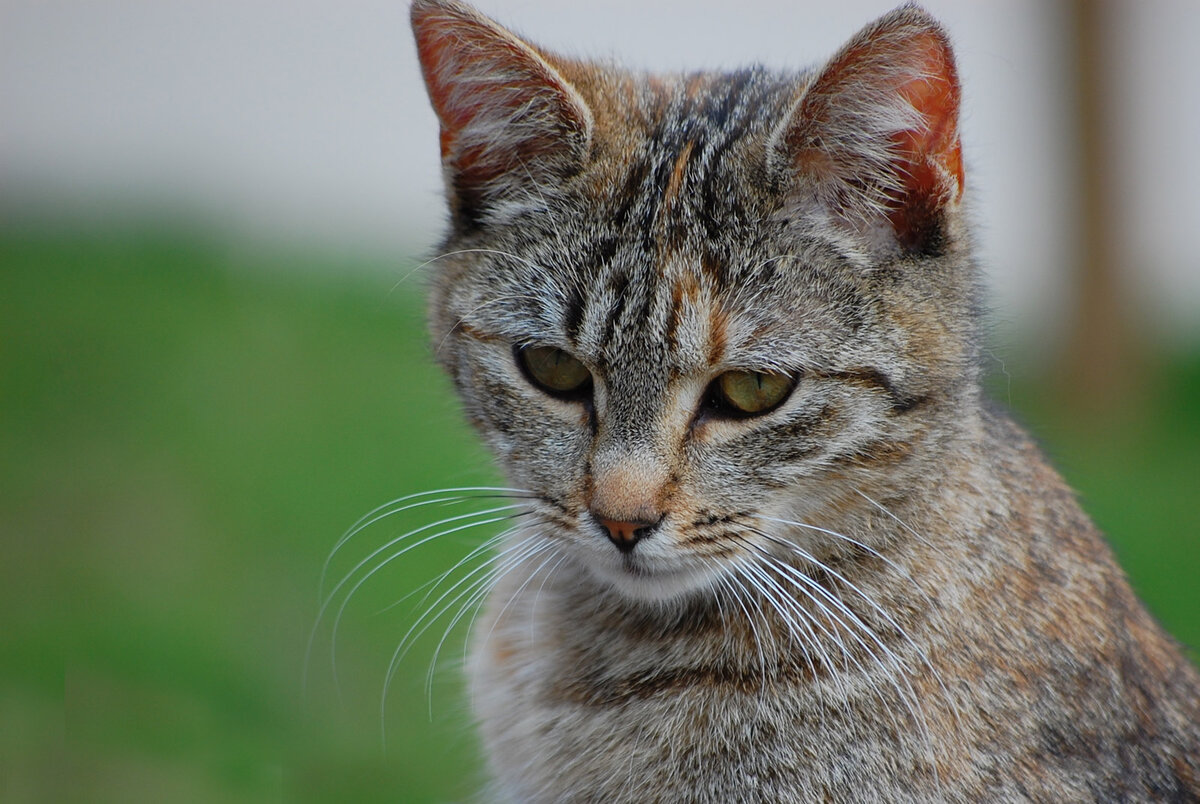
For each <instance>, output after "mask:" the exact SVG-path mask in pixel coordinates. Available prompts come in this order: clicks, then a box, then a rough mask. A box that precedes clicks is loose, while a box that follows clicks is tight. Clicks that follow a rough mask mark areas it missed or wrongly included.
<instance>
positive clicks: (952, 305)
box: [413, 0, 1200, 802]
mask: <svg viewBox="0 0 1200 804" xmlns="http://www.w3.org/2000/svg"><path fill="white" fill-rule="evenodd" d="M413 19H414V27H415V30H416V33H417V40H418V48H419V51H420V54H421V59H422V65H423V68H424V70H425V76H426V80H427V82H428V83H429V86H430V94H431V97H432V98H433V101H434V106H435V109H436V110H437V111H438V114H439V118H440V120H441V123H442V153H443V160H444V165H445V167H446V176H447V183H448V188H449V200H450V203H451V209H452V215H453V225H452V231H451V234H450V236H449V238H448V240H447V242H446V249H445V250H446V252H447V254H448V256H446V257H444V258H443V259H441V260H440V261H439V267H438V269H437V270H438V277H437V281H436V284H435V291H434V294H433V299H432V327H433V332H434V335H435V338H436V340H437V342H438V345H439V349H438V354H439V356H440V357H441V358H442V359H443V361H444V362H445V364H446V366H447V368H448V369H449V371H450V372H451V374H452V376H453V377H454V379H455V382H456V385H457V387H458V389H459V391H460V393H461V394H462V397H463V400H464V406H465V408H466V411H467V413H468V415H469V417H470V418H471V419H472V420H473V421H474V422H475V423H476V424H477V426H478V427H479V428H480V430H481V432H482V433H483V434H484V436H485V438H486V439H487V440H488V442H489V444H490V446H491V447H492V448H493V449H494V451H495V452H496V454H497V455H498V457H499V459H500V461H501V463H502V465H503V467H504V469H505V471H506V473H507V474H508V476H509V478H510V480H511V482H512V484H513V485H514V486H516V487H519V488H521V489H525V490H527V494H524V495H521V497H522V498H523V500H524V501H523V502H522V505H523V508H522V512H521V514H520V517H521V519H520V522H519V525H518V527H517V528H516V529H515V530H514V532H513V533H512V534H511V535H510V536H509V537H508V542H507V543H506V546H505V548H504V550H503V551H502V552H501V556H500V558H499V559H498V564H497V566H498V568H499V570H500V571H499V572H498V573H497V576H498V577H497V580H496V582H495V587H494V588H493V590H492V592H491V594H490V598H489V601H488V603H487V604H486V608H485V612H484V614H483V615H482V617H481V618H480V622H479V623H477V624H476V627H475V634H476V644H475V646H474V650H473V652H472V655H471V659H470V674H471V681H472V699H473V701H474V704H475V707H476V711H477V714H478V716H479V719H480V723H481V729H482V734H483V740H484V745H485V748H486V751H487V755H488V758H489V765H490V767H491V770H492V773H493V775H494V778H495V786H494V789H493V790H492V792H491V795H492V796H494V797H496V798H500V799H511V800H516V801H638V802H642V801H713V802H716V801H721V802H725V801H764V802H766V801H771V802H775V801H779V802H782V801H815V800H885V801H897V800H937V799H944V800H960V801H966V800H971V801H975V800H1021V799H1034V800H1043V801H1066V800H1174V801H1187V800H1198V799H1200V680H1198V678H1197V673H1196V671H1195V669H1194V668H1193V667H1192V666H1191V665H1190V664H1188V662H1187V661H1186V660H1185V659H1184V658H1183V657H1182V655H1181V654H1180V653H1179V651H1178V649H1177V648H1176V647H1175V645H1174V644H1173V643H1172V642H1171V640H1170V638H1169V637H1167V636H1165V635H1164V634H1163V633H1162V632H1161V630H1160V629H1159V627H1158V626H1157V625H1156V624H1155V623H1154V622H1153V621H1152V620H1151V618H1150V617H1149V615H1148V614H1147V613H1146V612H1145V610H1144V609H1143V607H1142V605H1141V604H1140V603H1139V602H1138V601H1137V600H1136V598H1135V597H1134V596H1133V594H1132V592H1131V591H1130V589H1129V587H1128V584H1127V583H1126V581H1125V580H1124V577H1123V575H1122V574H1121V571H1120V570H1119V568H1118V567H1117V566H1116V565H1115V563H1114V562H1113V560H1112V558H1111V555H1110V552H1109V550H1108V548H1107V547H1106V546H1105V544H1104V542H1103V540H1102V538H1101V537H1100V536H1099V535H1098V533H1097V532H1096V530H1095V529H1094V527H1093V526H1092V525H1091V523H1090V522H1089V521H1088V519H1087V517H1086V516H1085V515H1084V514H1083V513H1082V512H1081V511H1080V509H1079V508H1078V506H1077V504H1076V502H1075V500H1074V498H1073V496H1072V494H1071V493H1070V491H1069V490H1068V489H1066V488H1065V486H1064V485H1063V483H1062V481H1061V480H1060V479H1059V478H1058V476H1057V475H1056V474H1055V473H1054V471H1053V470H1052V469H1050V468H1049V467H1048V466H1047V465H1046V463H1045V462H1044V460H1043V459H1042V458H1041V456H1040V454H1039V453H1038V451H1037V449H1036V448H1035V447H1034V446H1033V445H1032V444H1031V443H1030V442H1029V439H1028V438H1027V437H1026V436H1025V435H1024V434H1023V433H1022V432H1021V431H1020V430H1019V429H1017V428H1016V427H1015V426H1014V425H1012V424H1010V423H1009V422H1008V421H1007V419H1005V418H1004V416H1003V415H1002V414H1000V413H997V412H993V411H991V410H990V409H989V408H988V406H987V405H986V403H985V402H984V401H983V398H982V395H981V392H980V390H979V384H978V368H977V354H976V352H977V343H978V328H979V326H980V325H979V321H978V313H977V309H976V307H977V290H976V283H977V277H976V271H975V268H974V266H973V265H972V252H971V243H970V239H969V234H968V232H967V231H966V228H965V221H964V217H965V216H964V213H963V211H962V201H961V196H962V190H963V172H962V162H961V155H960V146H959V141H958V133H957V111H958V83H957V78H956V76H955V74H954V66H953V60H952V56H951V55H950V51H949V48H948V45H947V44H946V40H945V36H944V34H943V33H942V32H941V30H940V28H938V27H937V25H936V23H934V22H933V21H932V20H930V19H929V18H928V17H927V16H926V15H925V14H924V13H923V12H921V11H919V10H916V9H913V8H905V9H901V10H899V11H897V12H894V13H893V14H891V15H889V16H888V17H885V18H883V19H882V20H880V21H879V22H877V23H875V24H874V25H873V26H871V27H870V28H868V29H866V30H865V31H864V32H863V33H861V34H860V35H859V36H858V37H856V38H855V39H854V40H853V41H852V42H851V43H850V44H849V45H847V46H846V47H845V48H844V49H843V50H842V51H841V52H840V53H839V54H838V55H837V56H836V57H835V58H834V59H833V60H832V61H831V62H830V63H829V64H827V65H826V66H825V67H824V68H822V69H820V70H815V71H812V72H808V73H803V74H797V75H790V76H789V75H777V74H773V73H769V72H767V71H764V70H761V69H754V70H747V71H744V72H740V73H734V74H725V75H717V74H697V75H688V76H670V77H646V76H639V75H633V74H628V73H625V72H622V71H620V70H618V69H615V68H612V67H608V66H603V67H599V66H595V65H590V64H587V63H583V62H575V61H570V60H565V59H561V58H559V57H552V56H549V55H548V54H546V53H545V52H543V51H540V50H536V49H534V48H533V47H532V46H530V45H528V44H526V43H523V42H522V41H521V40H519V39H517V38H515V37H514V36H513V35H511V34H509V33H508V32H506V31H504V29H502V28H500V27H499V26H497V25H495V24H494V23H492V22H491V21H489V20H486V19H485V18H483V17H481V16H479V15H478V14H476V13H475V12H473V11H472V10H470V9H468V8H466V7H464V6H461V5H458V4H456V3H453V2H449V1H448V0H447V1H446V2H435V1H434V0H419V1H418V2H417V3H416V4H415V5H414V9H413Z"/></svg>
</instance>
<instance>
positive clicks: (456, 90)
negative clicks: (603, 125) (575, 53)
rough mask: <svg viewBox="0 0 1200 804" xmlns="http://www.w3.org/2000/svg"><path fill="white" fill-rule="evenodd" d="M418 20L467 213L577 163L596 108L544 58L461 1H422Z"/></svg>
mask: <svg viewBox="0 0 1200 804" xmlns="http://www.w3.org/2000/svg"><path fill="white" fill-rule="evenodd" d="M412 26H413V33H414V34H415V35H416V40H417V55H418V57H419V59H420V61H421V70H422V72H423V73H424V75H425V84H426V86H427V87H428V89H429V98H430V100H431V101H432V102H433V108H434V111H435V112H437V116H438V120H439V122H440V123H441V146H442V164H443V167H444V169H445V173H446V185H447V190H448V193H449V195H450V203H451V206H452V208H453V209H454V211H455V213H456V215H457V216H458V217H459V218H460V219H461V220H465V221H467V222H477V221H478V219H479V218H480V217H481V216H482V215H483V214H485V213H486V212H487V210H488V209H489V208H491V207H493V206H494V205H496V204H497V203H499V202H501V201H503V200H505V199H512V198H514V197H521V196H522V194H529V193H531V187H530V185H538V184H552V183H553V182H555V181H558V180H561V179H562V178H564V177H565V176H566V175H568V174H569V173H570V172H571V171H572V170H574V169H576V168H577V167H578V166H579V164H580V163H581V162H582V160H583V159H584V158H585V157H586V155H587V151H588V147H589V143H590V140H591V132H592V125H593V124H592V115H591V112H590V110H589V109H588V107H587V104H586V103H585V102H584V101H583V99H582V97H580V95H579V93H578V91H576V90H575V88H574V87H572V86H571V84H570V83H569V82H568V81H567V80H566V79H565V78H563V76H562V75H561V74H560V73H559V72H558V70H557V69H555V67H554V66H553V65H552V64H551V63H550V62H549V61H548V60H547V58H546V57H545V56H543V55H542V54H541V53H539V52H538V51H537V50H536V49H534V48H533V47H532V46H531V45H529V44H528V43H526V42H524V41H522V40H521V39H519V38H518V37H517V36H515V35H514V34H512V33H511V32H509V31H508V30H506V29H505V28H503V27H502V26H500V25H499V24H497V23H495V22H493V21H492V20H490V19H488V18H487V17H485V16H483V15H482V14H480V13H478V12H477V11H475V10H474V9H473V8H471V7H469V6H467V5H465V4H463V3H459V2H455V0H415V2H414V3H413V5H412Z"/></svg>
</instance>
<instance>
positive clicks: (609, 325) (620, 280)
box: [600, 273, 629, 346]
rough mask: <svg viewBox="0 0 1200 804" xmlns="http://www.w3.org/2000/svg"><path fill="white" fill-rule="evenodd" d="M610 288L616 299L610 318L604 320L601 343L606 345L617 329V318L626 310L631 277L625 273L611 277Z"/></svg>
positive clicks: (609, 312)
mask: <svg viewBox="0 0 1200 804" xmlns="http://www.w3.org/2000/svg"><path fill="white" fill-rule="evenodd" d="M608 289H609V290H610V291H611V292H612V294H613V295H614V296H615V297H616V300H615V301H614V302H613V306H612V309H611V310H609V311H608V318H607V319H605V321H604V330H603V334H602V335H601V337H600V343H601V344H603V345H605V346H607V345H608V344H610V343H612V339H613V333H614V332H616V330H617V319H619V318H620V317H621V313H622V312H624V310H625V302H626V301H627V300H628V298H629V277H628V276H626V275H625V274H623V273H622V274H617V275H616V276H613V277H611V278H610V279H609V283H608Z"/></svg>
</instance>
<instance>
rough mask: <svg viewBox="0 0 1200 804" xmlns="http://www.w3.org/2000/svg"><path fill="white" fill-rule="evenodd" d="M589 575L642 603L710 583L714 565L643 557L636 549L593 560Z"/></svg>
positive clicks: (687, 592)
mask: <svg viewBox="0 0 1200 804" xmlns="http://www.w3.org/2000/svg"><path fill="white" fill-rule="evenodd" d="M589 569H590V570H591V572H592V574H593V575H594V576H595V577H596V579H597V580H599V581H600V582H601V583H603V584H605V585H606V586H609V587H611V588H612V589H613V590H614V591H616V592H617V593H618V594H620V595H622V596H624V597H628V598H631V599H633V600H638V601H643V602H666V601H669V600H675V599H678V598H680V597H683V596H685V595H689V594H692V593H694V592H696V591H697V590H698V589H701V588H705V587H708V586H710V585H711V583H712V578H713V575H714V573H715V568H713V567H711V566H697V565H692V564H677V563H674V562H666V561H663V560H662V559H661V558H653V559H650V558H647V557H646V556H642V555H639V554H638V553H637V551H636V550H635V551H633V552H630V553H624V554H621V555H620V557H619V558H618V559H617V560H616V561H608V562H593V563H591V564H590V565H589Z"/></svg>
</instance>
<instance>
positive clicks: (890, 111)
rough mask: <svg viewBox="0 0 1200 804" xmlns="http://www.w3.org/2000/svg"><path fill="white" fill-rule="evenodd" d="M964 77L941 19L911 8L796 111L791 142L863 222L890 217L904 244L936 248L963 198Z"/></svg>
mask: <svg viewBox="0 0 1200 804" xmlns="http://www.w3.org/2000/svg"><path fill="white" fill-rule="evenodd" d="M958 109H959V83H958V75H957V71H956V70H955V66H954V54H953V52H952V51H951V48H950V43H949V40H948V39H947V37H946V34H945V32H944V31H943V30H942V28H941V26H940V25H938V23H937V22H936V21H935V20H934V19H933V18H932V17H930V16H929V15H928V14H927V13H925V12H924V11H923V10H921V9H919V8H917V7H915V6H904V7H902V8H899V9H896V10H895V11H893V12H891V13H890V14H887V15H885V16H884V17H882V18H880V19H879V20H877V21H876V22H874V23H873V24H872V25H869V26H868V27H867V28H865V29H863V30H862V31H861V32H860V33H859V34H858V35H857V36H855V37H854V38H853V39H852V40H851V41H850V42H849V43H848V44H847V45H846V46H845V47H844V48H842V50H841V51H840V52H839V53H838V54H837V55H836V56H834V57H833V59H831V60H830V61H829V63H828V64H827V65H826V66H825V67H824V69H823V70H822V71H821V72H820V73H819V74H818V75H817V77H816V78H815V79H814V80H813V81H812V83H811V84H809V86H808V88H807V90H806V91H805V93H804V95H803V96H802V97H801V99H800V100H799V101H798V102H797V104H796V107H795V108H794V109H793V111H792V113H791V115H790V117H789V119H788V121H787V124H786V128H785V130H784V132H783V134H782V143H783V145H784V147H785V150H786V152H787V156H788V157H789V158H790V160H791V165H792V167H793V169H795V170H796V171H798V172H799V173H800V174H801V175H802V176H804V177H806V178H807V179H809V180H810V181H812V182H813V183H814V185H815V188H816V194H817V198H818V200H819V201H820V202H821V203H823V204H825V205H826V206H827V207H830V208H832V209H833V210H834V211H836V212H837V213H838V214H839V215H840V216H842V217H843V218H845V219H847V220H848V221H850V222H851V223H852V224H855V225H860V226H861V225H864V224H866V225H870V224H871V223H873V222H875V221H877V220H879V219H880V218H881V217H882V218H883V219H885V220H886V221H887V222H888V223H889V224H890V226H891V229H892V231H893V233H894V235H895V238H896V241H897V242H898V243H899V245H900V246H901V247H902V248H904V249H906V250H911V251H925V250H929V249H931V248H936V245H937V241H938V240H939V239H940V238H939V235H940V231H941V221H942V213H943V212H944V210H945V208H946V206H947V204H950V203H953V202H957V201H958V200H959V198H960V197H961V196H962V189H963V165H962V146H961V142H960V139H959V134H958Z"/></svg>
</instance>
